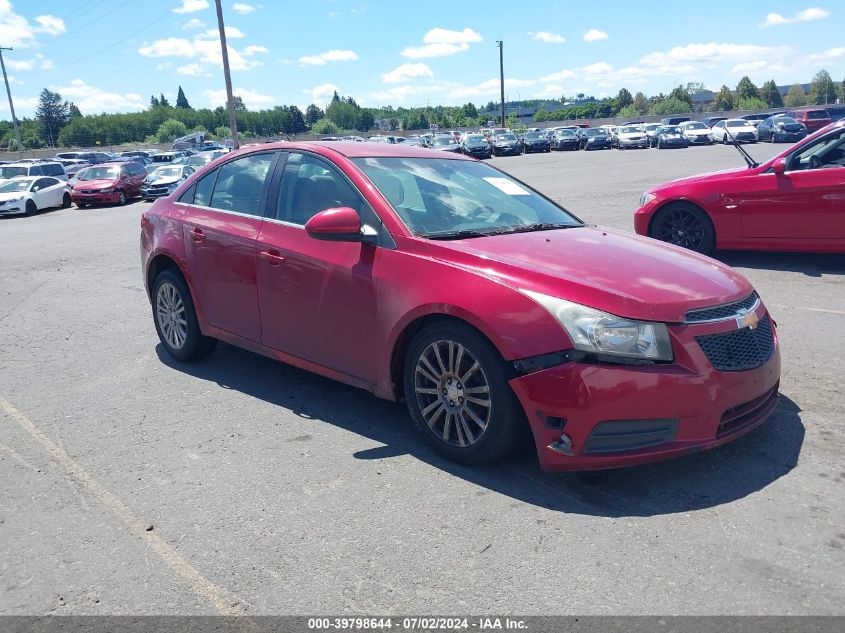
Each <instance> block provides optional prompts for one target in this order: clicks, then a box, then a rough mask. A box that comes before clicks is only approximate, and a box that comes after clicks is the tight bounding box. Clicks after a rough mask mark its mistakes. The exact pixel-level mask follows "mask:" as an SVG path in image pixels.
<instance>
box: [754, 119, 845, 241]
mask: <svg viewBox="0 0 845 633" xmlns="http://www.w3.org/2000/svg"><path fill="white" fill-rule="evenodd" d="M749 180H750V182H749V184H748V186H747V187H746V189H745V190H744V191H743V193H742V206H741V210H742V230H743V235H745V236H746V237H752V238H781V239H793V240H795V239H798V240H845V128H840V129H838V130H832V131H831V132H830V133H828V134H825V135H824V136H822V137H821V138H819V139H816V140H815V141H813V142H811V143H807V144H805V145H802V146H801V147H799V148H798V149H797V150H796V151H795V152H793V153H791V154H788V155H787V156H786V170H785V172H784V173H782V174H776V173H774V172H773V171H772V170H771V169H769V170H767V171H766V172H764V173H761V174H759V175H757V177H756V178H751V179H749Z"/></svg>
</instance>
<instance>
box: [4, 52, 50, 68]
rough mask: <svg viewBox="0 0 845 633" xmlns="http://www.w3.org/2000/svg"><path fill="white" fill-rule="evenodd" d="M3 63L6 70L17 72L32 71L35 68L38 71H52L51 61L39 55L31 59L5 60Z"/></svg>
mask: <svg viewBox="0 0 845 633" xmlns="http://www.w3.org/2000/svg"><path fill="white" fill-rule="evenodd" d="M4 62H5V64H6V68H8V69H10V70H14V71H17V72H22V71H26V70H34V69H35V68H39V69H40V70H52V69H53V67H54V66H53V60H51V59H47V58H46V57H44V55H42V54H41V53H39V54H37V55H36V56H35V57H33V58H31V59H6V60H4Z"/></svg>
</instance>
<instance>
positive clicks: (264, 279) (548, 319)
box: [141, 142, 780, 470]
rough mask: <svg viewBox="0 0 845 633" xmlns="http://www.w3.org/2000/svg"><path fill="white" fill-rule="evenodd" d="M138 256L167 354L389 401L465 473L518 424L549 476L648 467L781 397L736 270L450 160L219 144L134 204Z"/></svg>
mask: <svg viewBox="0 0 845 633" xmlns="http://www.w3.org/2000/svg"><path fill="white" fill-rule="evenodd" d="M141 257H142V263H143V270H144V279H145V283H146V287H147V291H148V294H149V298H150V301H151V303H152V313H153V320H154V323H155V327H156V330H157V332H158V335H159V338H160V340H161V344H162V346H163V347H164V349H165V350H167V352H168V353H169V354H170V355H172V356H173V357H174V358H176V359H178V360H181V361H189V360H193V359H196V358H199V357H202V356H204V355H206V354H209V353H210V352H211V351H212V350H213V349H214V346H215V343H216V342H217V340H223V341H226V342H228V343H231V344H233V345H238V346H240V347H244V348H246V349H249V350H252V351H255V352H258V353H260V354H265V355H267V356H270V357H273V358H276V359H278V360H281V361H284V362H286V363H290V364H292V365H295V366H297V367H301V368H304V369H307V370H309V371H313V372H315V373H318V374H322V375H324V376H328V377H331V378H334V379H336V380H339V381H342V382H344V383H348V384H350V385H354V386H356V387H360V388H363V389H367V390H369V391H371V392H373V393H374V394H375V395H377V396H379V397H382V398H387V399H391V400H399V399H404V400H405V401H406V402H407V404H408V409H409V411H410V414H411V417H412V418H413V420H414V422H415V423H416V425H417V427H418V428H419V429H420V432H421V433H422V435H423V436H424V437H425V438H426V439H427V440H428V441H429V442H430V443H431V445H432V446H433V447H434V448H435V449H436V450H437V451H438V452H440V453H441V454H443V455H445V456H447V457H449V458H451V459H454V460H456V461H459V462H462V463H466V464H487V463H492V462H495V461H497V460H499V459H501V458H502V457H504V456H505V455H507V454H508V453H510V452H511V451H513V450H514V448H515V447H517V446H518V444H519V439H520V438H521V437H523V435H524V434H525V431H526V428H527V427H528V428H530V430H531V433H532V434H533V438H534V442H535V444H536V447H537V451H538V454H539V458H540V463H541V465H542V466H543V467H544V468H546V469H548V470H572V469H592V468H609V467H616V466H625V465H632V464H638V463H641V462H647V461H653V460H656V459H662V458H666V457H670V456H674V455H682V454H686V453H689V452H690V451H696V450H703V449H707V448H711V447H713V446H716V445H718V444H722V443H724V442H728V441H730V440H733V439H734V438H736V437H738V436H740V435H742V434H744V433H746V432H748V431H749V430H751V429H753V428H754V427H756V426H758V425H760V424H761V423H762V422H763V421H764V420H766V418H767V417H768V416H769V414H770V413H771V412H772V411H773V410H774V408H775V407H776V405H777V401H778V381H779V378H780V356H779V352H778V340H777V333H776V329H775V323H774V321H773V320H772V319H771V317H770V316H769V314H768V311H767V310H766V308H765V306H764V305H763V303H762V301H761V299H760V297H759V296H758V295H757V294H756V293H755V292H754V289H753V288H752V287H751V285H750V284H749V283H748V281H747V280H746V279H745V278H744V277H742V275H740V274H739V273H737V272H736V271H734V270H732V269H731V268H729V267H727V266H724V265H722V264H720V263H718V262H715V261H713V260H711V259H709V258H706V257H703V256H701V255H697V254H695V253H691V252H689V251H686V250H684V249H680V248H677V247H673V246H668V245H662V244H658V243H656V242H654V241H652V240H648V239H645V238H641V237H637V236H634V235H631V234H628V233H625V232H622V231H616V230H612V229H602V228H599V227H596V226H593V225H589V224H585V223H583V222H581V221H580V220H579V219H578V218H576V217H574V216H573V215H571V214H570V213H568V212H567V211H566V210H564V209H562V208H561V207H559V206H557V205H556V204H554V203H553V202H552V201H550V200H549V199H547V198H545V197H544V196H543V195H541V194H539V193H537V192H536V191H534V190H532V189H531V188H530V187H528V186H526V185H525V184H523V183H521V182H519V181H517V180H515V179H514V178H512V177H510V176H508V175H507V174H505V173H503V172H500V171H498V170H496V169H494V168H493V167H491V166H489V165H486V164H484V163H483V162H479V161H475V160H473V159H469V158H465V157H462V156H460V155H457V154H444V153H440V152H437V153H434V152H431V151H430V150H425V149H419V148H413V147H406V146H403V145H387V144H376V143H342V142H337V143H325V144H323V143H284V144H271V145H262V146H258V147H254V148H250V149H247V150H242V151H239V152H235V153H233V154H230V155H228V156H226V157H224V158H222V159H220V160H218V161H216V162H215V163H213V164H211V165H209V166H207V167H205V168H203V169H202V170H200V171H198V172H197V173H196V174H194V175H193V176H191V177H190V178H189V179H188V180H187V181H186V182H185V183H183V184H182V185H181V186H180V187H179V188H178V189H177V190H176V191H175V192H174V193H172V194H170V195H169V196H168V197H166V198H162V199H160V200H158V201H157V202H155V204H154V205H153V206H152V207H151V208H150V209H149V210H148V211H146V212H145V213H144V214H143V216H142V220H141ZM526 425H527V427H526Z"/></svg>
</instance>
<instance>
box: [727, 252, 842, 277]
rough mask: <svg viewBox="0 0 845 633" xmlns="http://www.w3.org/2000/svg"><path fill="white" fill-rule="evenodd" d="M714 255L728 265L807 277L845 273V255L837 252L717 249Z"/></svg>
mask: <svg viewBox="0 0 845 633" xmlns="http://www.w3.org/2000/svg"><path fill="white" fill-rule="evenodd" d="M714 257H715V258H716V259H718V260H719V261H721V262H724V263H725V264H727V265H728V266H734V267H738V268H757V269H766V270H781V271H784V272H796V273H803V274H805V275H807V276H808V277H821V276H822V275H845V255H843V254H838V253H774V252H765V251H719V252H717V253H716V254H715V255H714Z"/></svg>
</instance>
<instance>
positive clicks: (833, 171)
mask: <svg viewBox="0 0 845 633" xmlns="http://www.w3.org/2000/svg"><path fill="white" fill-rule="evenodd" d="M740 151H741V152H742V153H743V156H744V157H745V158H746V162H747V163H748V168H747V169H738V170H731V171H726V172H717V173H713V174H704V175H701V176H693V177H692V178H684V179H682V180H675V181H673V182H669V183H666V184H665V185H660V186H659V187H655V188H654V189H650V190H649V191H647V192H646V193H644V194H643V197H642V199H641V200H640V208H639V209H638V210H637V211H636V212H635V213H634V228H635V229H636V231H637V233H639V234H640V235H648V236H651V237H655V238H657V239H659V240H663V241H664V242H670V243H672V244H676V245H678V246H683V247H684V248H688V249H690V250H694V251H698V252H700V253H709V252H711V251H713V250H714V249H749V250H772V251H806V252H832V253H845V120H842V121H838V122H836V123H833V124H831V125H829V126H827V127H826V128H824V129H822V130H819V131H818V132H816V133H815V134H813V135H812V136H808V137H807V138H806V139H804V140H803V141H800V142H798V143H796V144H795V145H793V146H791V147H790V148H789V149H787V150H785V151H784V152H782V153H781V154H779V155H778V156H776V157H775V158H772V159H771V160H768V161H766V162H765V163H763V164H762V165H757V164H756V163H754V161H753V160H751V158H750V157H749V156H748V154H747V153H746V152H744V150H742V149H740Z"/></svg>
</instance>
